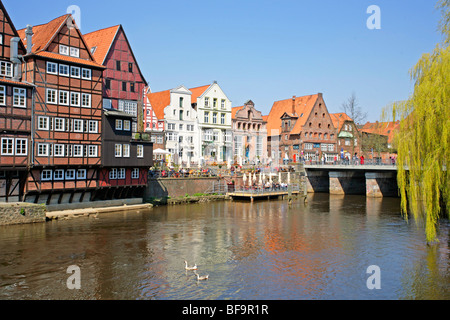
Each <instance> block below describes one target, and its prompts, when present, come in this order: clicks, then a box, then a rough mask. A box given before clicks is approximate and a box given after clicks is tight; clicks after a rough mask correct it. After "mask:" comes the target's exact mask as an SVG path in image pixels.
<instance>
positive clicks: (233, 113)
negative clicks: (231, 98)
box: [231, 106, 244, 119]
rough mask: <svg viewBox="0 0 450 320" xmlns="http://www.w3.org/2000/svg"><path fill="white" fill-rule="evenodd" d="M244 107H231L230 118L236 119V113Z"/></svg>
mask: <svg viewBox="0 0 450 320" xmlns="http://www.w3.org/2000/svg"><path fill="white" fill-rule="evenodd" d="M242 109H244V106H240V107H234V108H231V119H236V113H237V112H238V111H240V110H242Z"/></svg>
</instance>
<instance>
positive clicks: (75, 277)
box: [66, 266, 81, 290]
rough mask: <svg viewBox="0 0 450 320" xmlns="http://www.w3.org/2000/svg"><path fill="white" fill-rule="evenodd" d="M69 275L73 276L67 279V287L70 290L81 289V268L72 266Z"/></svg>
mask: <svg viewBox="0 0 450 320" xmlns="http://www.w3.org/2000/svg"><path fill="white" fill-rule="evenodd" d="M67 273H68V274H70V275H71V276H70V277H69V278H68V279H67V282H66V285H67V289H69V290H80V289H81V269H80V267H79V266H70V267H68V268H67Z"/></svg>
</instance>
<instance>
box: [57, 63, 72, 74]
mask: <svg viewBox="0 0 450 320" xmlns="http://www.w3.org/2000/svg"><path fill="white" fill-rule="evenodd" d="M63 71H64V72H63ZM58 72H59V75H60V76H63V77H70V66H68V65H67V64H60V65H59V67H58Z"/></svg>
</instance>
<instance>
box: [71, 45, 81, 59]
mask: <svg viewBox="0 0 450 320" xmlns="http://www.w3.org/2000/svg"><path fill="white" fill-rule="evenodd" d="M70 56H71V57H75V58H79V57H80V49H79V48H73V47H70Z"/></svg>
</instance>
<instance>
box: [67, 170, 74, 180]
mask: <svg viewBox="0 0 450 320" xmlns="http://www.w3.org/2000/svg"><path fill="white" fill-rule="evenodd" d="M66 180H75V169H69V170H67V171H66Z"/></svg>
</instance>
